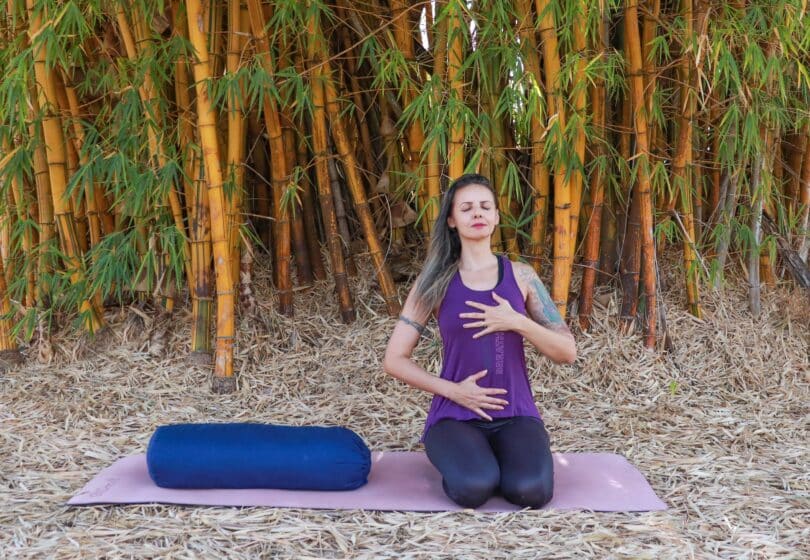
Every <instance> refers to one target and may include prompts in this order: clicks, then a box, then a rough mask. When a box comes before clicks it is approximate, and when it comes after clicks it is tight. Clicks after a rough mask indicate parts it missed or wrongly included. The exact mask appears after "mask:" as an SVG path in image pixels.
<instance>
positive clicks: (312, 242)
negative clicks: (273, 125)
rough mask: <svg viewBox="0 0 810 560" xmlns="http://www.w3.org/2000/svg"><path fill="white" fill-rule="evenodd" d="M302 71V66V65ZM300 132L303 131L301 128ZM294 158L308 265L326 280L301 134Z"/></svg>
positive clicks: (307, 160) (319, 278)
mask: <svg viewBox="0 0 810 560" xmlns="http://www.w3.org/2000/svg"><path fill="white" fill-rule="evenodd" d="M302 69H303V64H302ZM301 130H305V127H304V126H301ZM296 156H297V161H298V166H299V167H300V168H301V169H302V170H304V171H303V174H302V181H301V214H302V221H303V223H304V233H305V234H306V242H307V248H308V249H307V254H308V255H309V264H310V267H311V268H312V274H313V275H314V277H315V279H316V280H325V279H326V270H325V269H324V267H323V258H322V255H321V244H320V241H319V237H318V228H317V227H316V226H317V224H316V220H315V217H316V216H315V205H314V202H313V200H312V188H313V186H312V184H311V183H312V182H311V180H310V175H309V171H308V169H309V157H308V153H307V145H306V141H305V139H304V135H303V134H299V135H298V142H297V144H296Z"/></svg>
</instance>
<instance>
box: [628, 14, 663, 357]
mask: <svg viewBox="0 0 810 560" xmlns="http://www.w3.org/2000/svg"><path fill="white" fill-rule="evenodd" d="M625 18H626V28H627V29H628V35H627V42H628V46H629V48H628V51H629V54H630V56H629V61H628V63H629V64H628V66H629V68H628V74H629V75H630V85H631V93H632V96H633V102H634V104H635V106H636V107H642V106H643V104H644V83H643V78H642V67H641V39H640V37H639V32H638V3H637V1H636V0H627V2H626V4H625ZM634 121H635V132H636V162H637V163H636V165H637V168H636V169H637V173H638V192H637V194H638V195H639V197H640V199H639V200H640V206H641V208H640V210H641V212H640V214H641V216H640V222H641V248H642V266H643V272H644V292H645V295H646V297H647V330H646V336H645V338H644V346H645V347H647V348H655V333H656V320H657V308H656V305H657V297H656V295H657V294H656V282H657V275H656V257H655V246H654V242H653V215H652V209H653V204H652V197H651V193H650V170H649V161H648V158H649V139H648V137H647V115H646V114H645V112H644V111H636V112H635V119H634Z"/></svg>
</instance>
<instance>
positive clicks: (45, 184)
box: [28, 84, 56, 304]
mask: <svg viewBox="0 0 810 560" xmlns="http://www.w3.org/2000/svg"><path fill="white" fill-rule="evenodd" d="M37 97H38V96H37V92H36V87H35V86H34V84H31V85H30V88H29V92H28V103H29V105H30V106H31V114H32V115H39V113H40V109H39V100H38V99H37ZM28 134H29V135H30V136H31V138H32V139H34V154H33V158H32V160H33V167H34V185H35V188H36V198H37V228H38V231H39V243H38V250H39V259H38V263H37V267H36V273H37V274H41V275H44V274H48V273H49V272H50V271H51V270H52V263H51V262H50V261H49V259H48V251H47V250H46V247H48V246H49V245H50V244H51V242H52V241H53V239H54V238H55V237H56V232H55V224H54V219H53V198H52V197H51V178H50V175H49V174H48V159H47V157H46V156H45V144H44V141H43V138H42V128H41V127H40V126H38V123H37V122H36V121H35V120H33V119H32V120H31V122H30V123H29V124H28ZM47 293H48V287H47V285H46V284H43V283H42V282H37V284H36V293H35V299H36V302H37V304H41V303H43V302H44V298H45V296H46V295H47Z"/></svg>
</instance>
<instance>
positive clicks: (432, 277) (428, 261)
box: [415, 173, 498, 312]
mask: <svg viewBox="0 0 810 560" xmlns="http://www.w3.org/2000/svg"><path fill="white" fill-rule="evenodd" d="M470 185H481V186H482V187H486V188H488V189H489V190H490V191H491V192H492V198H493V199H494V200H495V209H496V210H497V208H498V197H497V196H496V194H495V189H494V188H492V183H490V182H489V179H487V178H486V177H484V176H483V175H478V174H477V173H468V174H466V175H462V176H461V177H459V178H458V179H456V180H455V181H453V182H452V184H451V185H450V187H449V188H448V189H447V191H446V192H445V193H444V195H443V196H442V201H441V205H440V207H439V216H438V217H437V218H436V223H434V224H433V231H432V233H431V235H430V246H429V247H428V252H427V256H426V258H425V264H424V265H423V267H422V272H421V273H420V274H419V277H418V278H417V279H416V288H415V293H416V296H417V298H416V306H417V308H418V309H419V310H420V311H422V312H424V311H428V312H429V311H432V310H434V309H436V307H438V306H439V304H440V303H441V301H442V300H443V299H444V294H445V293H446V292H447V286H449V285H450V280H452V279H453V276H454V275H455V273H456V272H457V271H458V259H459V257H460V256H461V239H460V238H459V236H458V231H456V230H455V229H453V228H450V226H448V225H447V218H448V217H449V216H450V212H451V211H452V209H453V199H454V198H455V196H456V192H457V191H458V190H460V189H463V188H464V187H467V186H470Z"/></svg>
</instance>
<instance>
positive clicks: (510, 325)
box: [458, 292, 520, 338]
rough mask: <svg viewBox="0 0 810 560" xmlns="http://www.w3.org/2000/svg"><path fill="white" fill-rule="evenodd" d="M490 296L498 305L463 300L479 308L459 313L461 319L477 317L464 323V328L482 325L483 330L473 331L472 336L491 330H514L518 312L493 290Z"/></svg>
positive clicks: (478, 335)
mask: <svg viewBox="0 0 810 560" xmlns="http://www.w3.org/2000/svg"><path fill="white" fill-rule="evenodd" d="M492 298H493V299H494V300H495V301H496V302H498V305H494V306H493V305H486V304H484V303H478V302H477V301H465V302H464V303H466V304H467V305H469V306H470V307H475V308H476V309H480V310H481V311H480V312H472V313H459V314H458V316H459V318H461V319H478V320H477V321H473V322H470V323H464V325H463V326H464V328H465V329H477V328H481V327H483V330H481V331H479V332H477V333H475V334H474V335H473V336H472V337H473V338H479V337H482V336H484V335H487V334H489V333H492V332H497V331H509V330H514V327H515V325H516V323H517V322H516V319H518V318H519V317H520V314H519V313H518V312H517V311H515V310H514V309H513V308H512V306H511V305H510V303H509V301H508V300H506V299H504V298H502V297H501V296H499V295H498V294H496V293H495V292H492Z"/></svg>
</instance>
